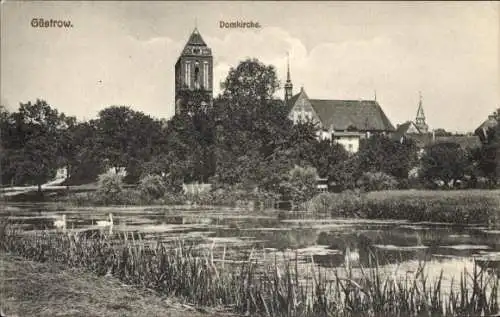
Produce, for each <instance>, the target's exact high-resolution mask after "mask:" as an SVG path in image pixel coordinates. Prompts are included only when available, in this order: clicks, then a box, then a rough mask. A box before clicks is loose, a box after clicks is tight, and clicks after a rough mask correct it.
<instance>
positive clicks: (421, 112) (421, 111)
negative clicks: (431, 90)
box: [417, 94, 425, 119]
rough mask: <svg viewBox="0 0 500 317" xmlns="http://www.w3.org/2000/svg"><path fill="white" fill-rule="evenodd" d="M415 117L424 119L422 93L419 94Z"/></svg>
mask: <svg viewBox="0 0 500 317" xmlns="http://www.w3.org/2000/svg"><path fill="white" fill-rule="evenodd" d="M417 119H425V114H424V107H423V106H422V94H419V101H418V109H417Z"/></svg>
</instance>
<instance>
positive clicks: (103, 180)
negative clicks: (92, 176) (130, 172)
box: [96, 172, 123, 204]
mask: <svg viewBox="0 0 500 317" xmlns="http://www.w3.org/2000/svg"><path fill="white" fill-rule="evenodd" d="M122 193H123V175H120V174H117V173H113V172H108V173H105V174H101V175H99V180H98V186H97V191H96V196H97V197H96V198H97V200H98V201H99V202H101V203H104V204H115V203H119V202H120V200H121V198H122Z"/></svg>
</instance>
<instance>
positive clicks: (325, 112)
mask: <svg viewBox="0 0 500 317" xmlns="http://www.w3.org/2000/svg"><path fill="white" fill-rule="evenodd" d="M285 99H288V98H285ZM286 106H287V107H288V109H289V115H288V116H289V118H290V119H291V120H292V121H293V122H294V123H298V122H300V121H305V120H311V121H313V122H316V123H318V124H319V127H320V131H319V133H318V137H319V138H320V139H331V140H334V141H336V142H338V143H339V144H342V145H343V146H344V147H345V149H346V150H347V151H349V152H351V153H355V152H357V151H358V150H359V143H360V140H361V139H363V138H366V137H369V136H370V135H371V134H389V133H391V132H393V131H394V127H393V125H392V124H391V122H390V121H389V119H388V118H387V116H386V115H385V113H384V111H383V110H382V108H381V107H380V105H379V104H378V102H377V101H376V100H333V99H326V100H325V99H310V98H309V97H308V96H307V94H306V92H305V90H304V88H301V90H300V92H299V93H298V94H296V95H294V96H292V97H291V98H289V99H288V100H287V103H286Z"/></svg>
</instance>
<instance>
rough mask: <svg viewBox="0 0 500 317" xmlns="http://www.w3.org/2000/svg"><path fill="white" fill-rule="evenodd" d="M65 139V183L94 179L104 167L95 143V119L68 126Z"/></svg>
mask: <svg viewBox="0 0 500 317" xmlns="http://www.w3.org/2000/svg"><path fill="white" fill-rule="evenodd" d="M66 139H67V142H65V144H66V155H65V159H66V166H67V167H68V181H67V184H72V185H79V184H84V183H88V182H93V181H95V180H96V179H97V177H98V175H99V174H101V173H103V172H104V169H105V166H104V162H103V160H102V156H101V155H100V153H99V148H98V144H97V143H96V140H97V122H96V120H90V121H88V122H80V123H77V124H75V125H72V126H70V128H69V129H68V131H67V136H66Z"/></svg>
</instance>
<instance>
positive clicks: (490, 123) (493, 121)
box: [474, 108, 500, 142]
mask: <svg viewBox="0 0 500 317" xmlns="http://www.w3.org/2000/svg"><path fill="white" fill-rule="evenodd" d="M499 121H500V108H498V109H497V111H494V112H493V113H492V114H490V115H489V116H488V119H486V120H485V121H484V122H483V123H481V125H480V126H479V127H477V129H476V130H475V131H474V134H475V135H477V136H478V137H479V139H481V142H485V141H486V139H487V136H488V130H489V129H490V128H493V127H495V126H496V125H498V122H499Z"/></svg>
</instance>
